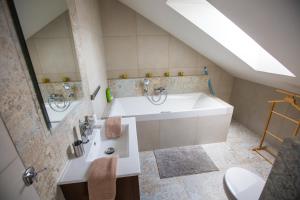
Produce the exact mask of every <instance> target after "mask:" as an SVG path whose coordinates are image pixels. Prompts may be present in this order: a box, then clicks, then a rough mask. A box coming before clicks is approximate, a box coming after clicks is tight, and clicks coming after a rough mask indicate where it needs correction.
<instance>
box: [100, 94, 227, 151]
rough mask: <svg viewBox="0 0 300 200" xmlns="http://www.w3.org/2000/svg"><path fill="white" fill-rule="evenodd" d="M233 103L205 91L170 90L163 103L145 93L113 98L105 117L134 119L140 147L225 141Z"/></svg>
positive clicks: (142, 148)
mask: <svg viewBox="0 0 300 200" xmlns="http://www.w3.org/2000/svg"><path fill="white" fill-rule="evenodd" d="M232 112H233V107H232V106H231V105H229V104H228V103H226V102H224V101H222V100H220V99H219V98H217V97H212V96H208V95H206V94H204V93H187V94H170V95H168V99H167V100H166V102H165V103H164V104H162V105H153V104H151V103H150V102H149V100H148V99H147V98H146V97H144V96H138V97H124V98H115V99H114V102H113V103H112V105H110V106H108V109H107V112H106V113H105V116H104V117H108V116H122V117H132V116H134V117H135V118H136V120H137V133H138V141H139V151H145V150H153V149H156V148H169V147H178V146H185V145H197V144H207V143H216V142H224V141H226V137H227V133H228V128H229V125H230V122H231V117H232Z"/></svg>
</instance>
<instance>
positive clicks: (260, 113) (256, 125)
mask: <svg viewBox="0 0 300 200" xmlns="http://www.w3.org/2000/svg"><path fill="white" fill-rule="evenodd" d="M283 97H284V95H280V94H278V93H276V92H275V88H271V87H268V86H264V85H261V84H257V83H253V82H250V81H246V80H242V79H238V78H236V79H235V80H234V87H233V89H232V95H231V102H232V104H233V105H234V119H236V120H237V121H239V122H241V123H242V124H244V125H245V126H246V127H247V128H249V129H251V130H252V131H254V132H255V133H257V134H262V133H263V131H264V128H265V124H266V120H267V117H268V114H269V111H270V104H269V103H267V101H268V100H272V99H282V98H283ZM275 110H277V111H279V112H283V113H285V114H286V115H288V116H292V117H294V118H295V119H299V118H300V113H299V111H295V109H293V108H291V107H290V106H288V105H277V106H276V108H275ZM293 128H295V125H294V126H293V125H292V124H291V123H290V122H289V121H287V120H284V119H282V118H279V117H277V116H275V115H274V116H273V117H272V120H271V122H270V126H269V129H270V130H271V131H273V132H274V133H275V134H276V135H278V136H281V137H283V138H285V137H288V136H291V135H292V132H293ZM267 141H269V142H271V143H274V144H276V143H275V141H273V140H271V137H267ZM277 144H278V143H277Z"/></svg>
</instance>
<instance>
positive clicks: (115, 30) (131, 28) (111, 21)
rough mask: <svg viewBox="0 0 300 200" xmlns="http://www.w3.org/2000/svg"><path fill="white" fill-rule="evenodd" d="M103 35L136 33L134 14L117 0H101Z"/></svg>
mask: <svg viewBox="0 0 300 200" xmlns="http://www.w3.org/2000/svg"><path fill="white" fill-rule="evenodd" d="M101 19H102V26H103V35H104V36H129V35H131V36H132V35H136V14H135V12H134V11H133V10H131V9H130V8H128V7H127V6H125V5H123V4H121V3H120V2H118V1H117V0H101Z"/></svg>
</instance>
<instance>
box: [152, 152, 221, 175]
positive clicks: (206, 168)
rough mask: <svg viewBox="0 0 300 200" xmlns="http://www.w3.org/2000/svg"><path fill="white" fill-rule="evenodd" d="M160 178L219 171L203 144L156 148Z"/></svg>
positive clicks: (155, 153)
mask: <svg viewBox="0 0 300 200" xmlns="http://www.w3.org/2000/svg"><path fill="white" fill-rule="evenodd" d="M154 155H155V158H156V163H157V167H158V171H159V176H160V178H170V177H174V176H183V175H190V174H200V173H204V172H211V171H218V170H219V169H218V168H217V167H216V165H215V164H214V163H213V161H212V160H211V159H210V158H209V157H208V155H207V154H206V152H205V151H204V149H203V148H202V147H201V146H189V147H175V148H169V149H158V150H154Z"/></svg>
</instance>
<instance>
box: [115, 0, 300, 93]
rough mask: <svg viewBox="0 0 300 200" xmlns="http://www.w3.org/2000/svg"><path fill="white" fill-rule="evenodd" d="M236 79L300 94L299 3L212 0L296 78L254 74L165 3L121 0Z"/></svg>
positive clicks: (262, 0) (146, 0) (153, 0)
mask: <svg viewBox="0 0 300 200" xmlns="http://www.w3.org/2000/svg"><path fill="white" fill-rule="evenodd" d="M119 1H120V2H122V3H124V4H125V5H127V6H128V7H130V8H132V9H133V10H135V11H136V12H138V13H139V14H141V15H143V16H144V17H146V18H148V19H149V20H150V21H152V22H153V23H155V24H157V25H158V26H160V27H161V28H163V29H165V30H166V31H168V32H169V33H171V34H172V35H174V36H175V37H177V38H178V39H180V40H182V41H183V42H184V43H186V44H187V45H189V46H190V47H192V48H193V49H195V50H196V51H198V52H199V53H201V54H203V55H205V56H206V57H208V58H209V59H211V60H212V61H214V62H215V63H216V64H218V65H219V66H220V67H222V68H223V69H224V70H226V71H227V72H229V73H231V74H232V75H233V76H235V77H238V78H242V79H246V80H249V81H253V82H257V83H261V84H264V85H268V86H271V87H277V88H281V89H286V90H290V91H293V92H297V93H300V39H299V35H300V20H299V19H300V12H299V10H300V6H299V4H300V3H299V1H297V0H286V1H282V0H272V1H268V0H251V1H249V0H239V1H237V0H226V1H223V0H209V2H210V3H211V4H212V5H213V6H215V7H216V8H217V9H218V10H219V11H220V12H222V13H223V14H224V15H225V16H226V17H228V18H229V19H230V20H231V21H233V22H234V23H235V24H237V25H238V26H239V27H240V28H241V29H242V30H243V31H244V32H246V33H247V34H248V35H249V36H250V37H252V38H253V39H254V40H256V42H257V43H259V44H260V45H261V46H262V47H263V48H264V49H266V50H267V51H268V52H269V53H270V54H271V55H273V56H274V57H275V58H276V59H277V60H279V61H280V62H281V63H282V64H283V65H284V66H286V67H287V68H288V69H289V70H290V71H291V72H292V73H294V74H295V75H296V77H288V76H281V75H275V74H269V73H264V72H258V71H254V70H253V69H252V68H251V67H250V66H248V65H247V64H246V63H244V62H243V61H242V60H240V59H239V58H238V57H236V56H235V55H234V54H232V53H231V52H230V51H229V50H227V49H226V48H224V47H223V46H222V45H220V44H219V43H218V42H216V41H215V40H214V39H213V38H211V37H210V36H209V35H207V34H206V33H205V32H203V31H202V30H201V29H199V28H198V27H196V26H195V25H194V24H192V23H191V22H190V21H188V20H187V19H185V18H184V17H183V16H181V15H180V14H179V13H177V12H176V11H174V10H173V9H172V8H170V7H169V6H168V5H167V4H166V0H119Z"/></svg>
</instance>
